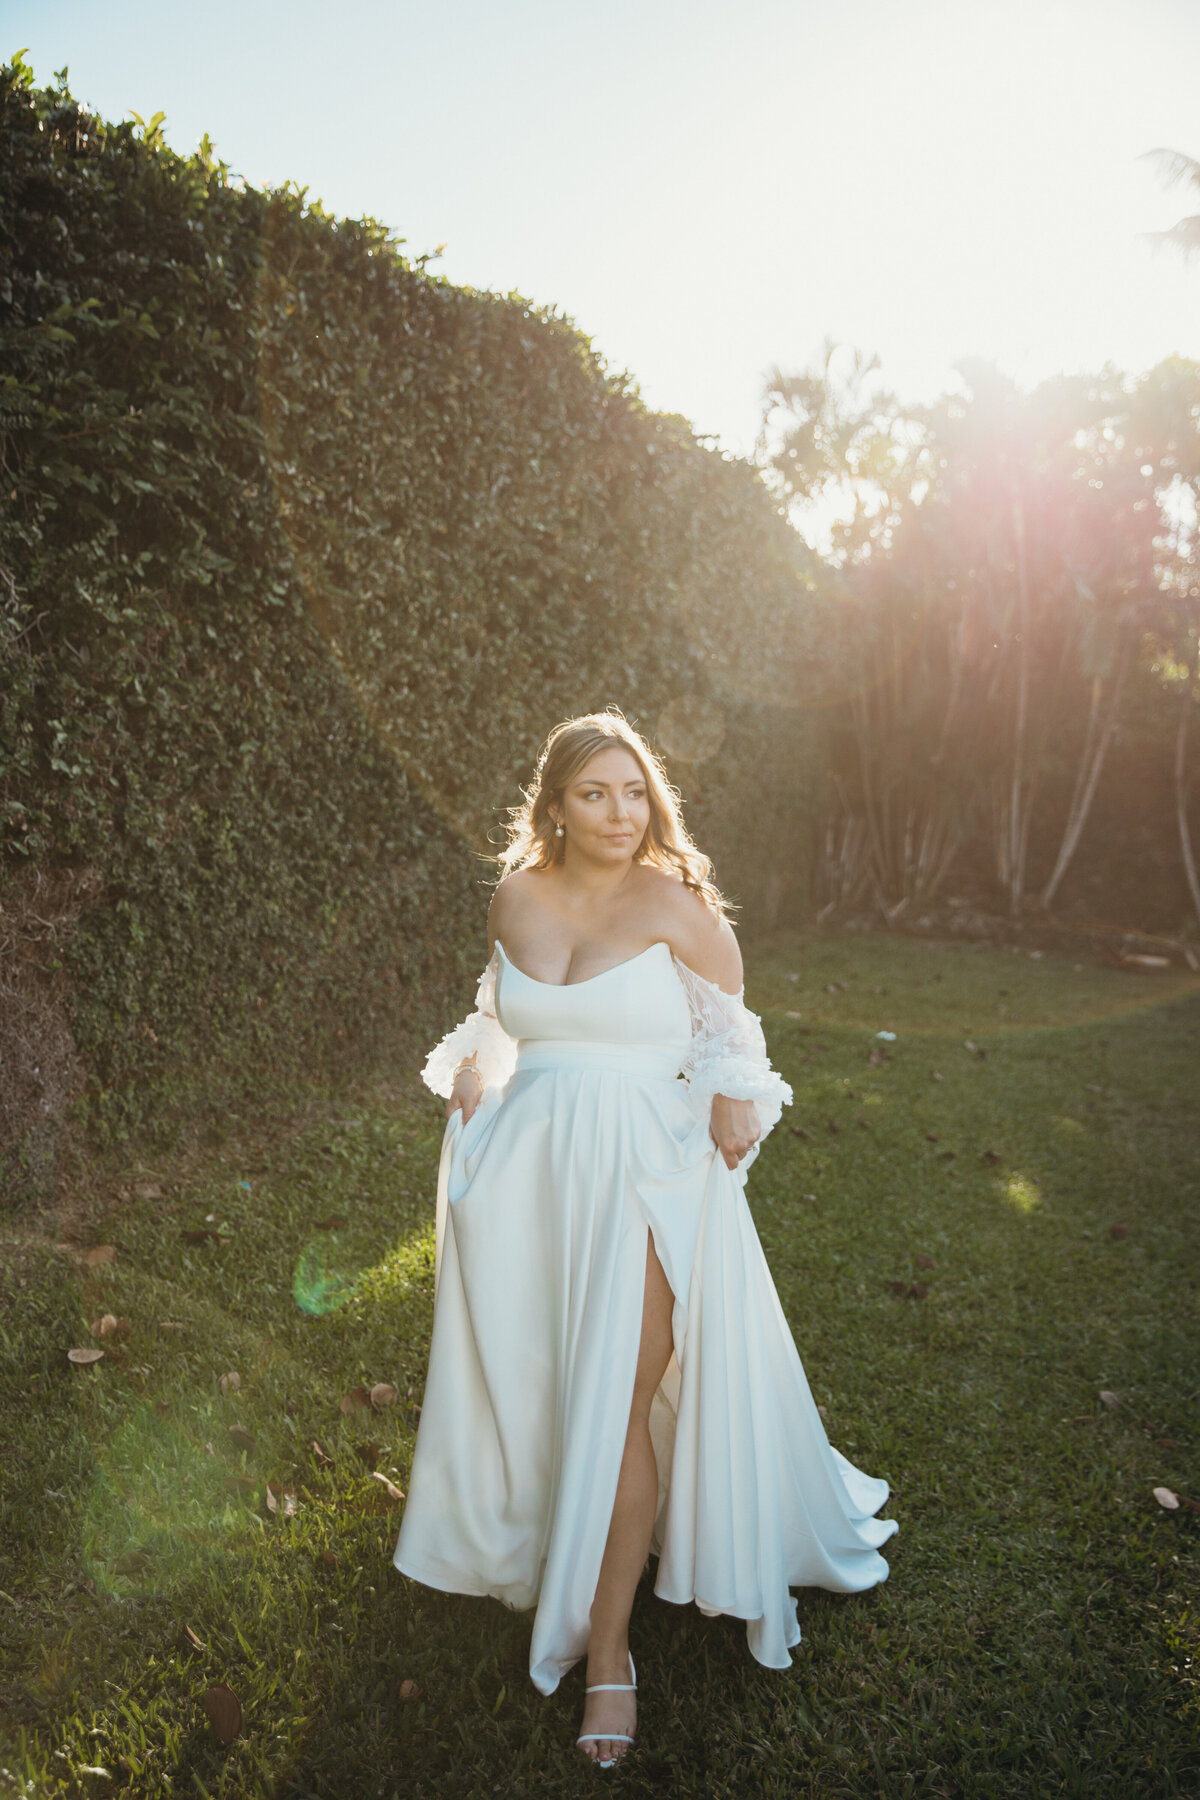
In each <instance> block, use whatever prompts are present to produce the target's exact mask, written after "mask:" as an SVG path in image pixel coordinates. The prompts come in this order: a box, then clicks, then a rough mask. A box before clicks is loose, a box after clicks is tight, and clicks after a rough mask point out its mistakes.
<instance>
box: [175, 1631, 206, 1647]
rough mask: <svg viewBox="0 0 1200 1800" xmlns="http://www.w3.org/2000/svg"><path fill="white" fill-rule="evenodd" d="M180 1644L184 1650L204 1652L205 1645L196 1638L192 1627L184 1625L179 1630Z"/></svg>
mask: <svg viewBox="0 0 1200 1800" xmlns="http://www.w3.org/2000/svg"><path fill="white" fill-rule="evenodd" d="M179 1642H180V1645H181V1647H182V1648H183V1649H184V1650H203V1648H204V1645H203V1643H202V1642H201V1640H200V1639H199V1638H198V1637H197V1636H196V1633H195V1632H194V1631H193V1630H192V1628H191V1626H190V1625H183V1626H181V1627H180V1630H179Z"/></svg>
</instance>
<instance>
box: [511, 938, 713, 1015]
mask: <svg viewBox="0 0 1200 1800" xmlns="http://www.w3.org/2000/svg"><path fill="white" fill-rule="evenodd" d="M496 949H497V950H498V951H499V952H500V955H501V956H502V957H503V959H504V963H505V966H506V967H507V968H509V969H512V970H513V971H514V972H515V973H516V974H517V975H520V976H521V977H522V978H523V979H524V980H525V981H532V983H533V985H534V986H535V987H544V988H575V987H587V986H589V985H590V983H591V982H593V981H603V979H604V977H605V976H606V975H615V974H616V972H617V970H618V969H628V968H629V967H630V966H631V965H632V964H633V963H636V962H641V960H642V958H643V956H649V954H650V952H651V951H652V950H665V951H666V952H667V953H668V955H669V956H670V958H671V961H672V962H673V963H675V965H676V966H677V967H678V968H680V969H686V970H687V972H688V974H689V975H690V976H691V977H692V979H693V981H701V982H703V983H704V985H705V987H710V988H712V989H714V991H715V992H716V993H718V994H723V995H724V996H725V998H726V999H727V1000H740V999H741V998H742V996H743V994H744V993H745V992H746V988H745V984H744V983H743V985H742V986H741V988H739V990H738V992H737V993H736V994H731V993H729V992H728V991H727V989H725V988H723V987H718V986H717V983H716V982H715V981H709V980H708V979H707V977H705V976H704V975H697V973H696V971H695V969H692V968H689V967H688V964H687V963H685V962H684V961H683V959H682V958H681V957H679V956H676V954H675V952H674V950H672V949H671V946H670V944H668V942H667V940H666V939H665V938H658V939H656V940H655V942H654V943H653V944H647V946H646V948H645V949H644V950H639V951H638V953H637V955H636V956H627V957H626V958H625V959H624V961H623V962H619V963H611V964H610V965H609V967H608V968H607V969H601V970H600V972H599V974H598V975H585V976H584V978H583V980H582V981H541V980H539V979H538V977H537V976H536V975H528V974H526V972H525V970H524V969H522V968H519V967H518V966H517V964H516V963H515V962H514V961H513V960H512V958H511V956H510V955H509V954H508V951H507V950H506V949H505V948H504V945H503V944H502V943H501V941H500V939H499V938H497V939H496Z"/></svg>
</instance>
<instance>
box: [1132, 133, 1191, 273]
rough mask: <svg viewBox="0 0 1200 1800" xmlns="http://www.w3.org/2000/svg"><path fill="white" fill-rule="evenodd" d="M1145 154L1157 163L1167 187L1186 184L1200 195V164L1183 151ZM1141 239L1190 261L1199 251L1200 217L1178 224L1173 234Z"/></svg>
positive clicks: (1148, 235) (1152, 234)
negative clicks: (1181, 255) (1168, 249)
mask: <svg viewBox="0 0 1200 1800" xmlns="http://www.w3.org/2000/svg"><path fill="white" fill-rule="evenodd" d="M1142 154H1143V155H1144V156H1150V157H1154V158H1156V159H1157V161H1158V163H1159V165H1160V167H1161V169H1162V172H1163V174H1164V175H1165V177H1166V179H1167V182H1168V184H1171V183H1174V182H1176V181H1186V182H1187V183H1188V184H1189V186H1191V187H1194V188H1195V189H1196V190H1197V192H1198V193H1200V161H1197V159H1196V158H1195V157H1194V156H1185V155H1184V153H1183V151H1182V150H1164V149H1158V150H1145V151H1143V153H1142ZM1141 235H1142V237H1144V238H1146V239H1147V240H1148V241H1149V242H1150V243H1152V244H1155V245H1159V244H1170V245H1171V247H1172V248H1173V249H1176V250H1182V251H1183V254H1184V256H1185V257H1188V256H1190V255H1191V254H1192V252H1193V250H1200V213H1191V214H1189V215H1188V217H1187V218H1183V219H1179V220H1177V221H1176V223H1175V224H1174V225H1172V227H1171V229H1170V231H1143V232H1142V233H1141Z"/></svg>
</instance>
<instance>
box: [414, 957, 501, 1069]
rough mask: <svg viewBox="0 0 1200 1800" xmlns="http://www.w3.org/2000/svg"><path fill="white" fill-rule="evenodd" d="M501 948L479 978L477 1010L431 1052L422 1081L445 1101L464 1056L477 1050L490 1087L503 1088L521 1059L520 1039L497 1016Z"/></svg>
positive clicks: (478, 1062)
mask: <svg viewBox="0 0 1200 1800" xmlns="http://www.w3.org/2000/svg"><path fill="white" fill-rule="evenodd" d="M499 960H500V959H499V951H497V950H493V951H492V955H491V959H490V961H489V962H488V965H487V968H486V969H485V970H484V971H483V974H482V975H481V976H480V978H479V986H478V988H477V990H476V993H475V1011H474V1012H473V1013H470V1014H468V1016H467V1017H466V1018H465V1019H463V1020H462V1021H461V1023H460V1024H458V1025H456V1026H455V1027H454V1030H453V1031H448V1032H447V1033H446V1035H445V1037H444V1038H443V1039H442V1040H441V1042H440V1043H439V1044H436V1045H435V1046H434V1048H433V1049H432V1050H431V1051H430V1052H429V1056H428V1058H427V1060H426V1063H425V1067H424V1068H423V1069H422V1070H421V1080H422V1081H423V1082H424V1083H425V1085H426V1087H427V1088H430V1089H432V1091H433V1092H434V1093H435V1094H440V1095H441V1097H442V1099H443V1100H448V1099H449V1098H450V1095H451V1093H452V1092H453V1090H454V1071H455V1069H456V1068H457V1067H458V1065H459V1063H460V1062H461V1061H462V1060H463V1058H464V1056H470V1054H471V1052H472V1051H473V1050H474V1051H477V1052H478V1056H477V1058H476V1064H477V1067H478V1069H479V1073H480V1074H481V1075H482V1076H483V1079H484V1083H485V1085H486V1086H487V1087H492V1088H497V1087H503V1086H504V1083H505V1082H506V1081H507V1080H508V1078H509V1076H510V1075H511V1074H512V1072H513V1069H514V1068H515V1067H516V1062H517V1042H516V1039H515V1038H511V1037H509V1035H508V1033H507V1031H505V1029H504V1027H503V1025H501V1023H500V1021H499V1019H498V1018H497V1017H496V972H497V969H498V968H499Z"/></svg>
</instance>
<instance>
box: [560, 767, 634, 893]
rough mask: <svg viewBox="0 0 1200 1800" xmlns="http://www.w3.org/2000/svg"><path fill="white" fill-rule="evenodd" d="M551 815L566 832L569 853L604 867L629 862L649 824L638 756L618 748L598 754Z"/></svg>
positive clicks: (575, 780) (576, 777)
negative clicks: (584, 857)
mask: <svg viewBox="0 0 1200 1800" xmlns="http://www.w3.org/2000/svg"><path fill="white" fill-rule="evenodd" d="M551 812H552V814H553V817H554V820H555V823H556V824H561V825H562V827H563V830H564V832H565V833H566V842H565V845H564V848H565V849H566V850H567V852H568V853H572V852H573V853H574V854H575V855H579V856H586V857H587V858H588V859H589V861H593V862H599V863H603V864H607V865H612V864H614V863H622V862H631V861H632V859H633V857H634V855H635V854H636V852H637V850H638V848H639V846H640V845H641V842H642V839H643V838H644V837H645V835H646V827H647V826H648V825H649V823H650V795H649V793H648V792H647V788H646V777H645V776H644V775H643V774H642V771H641V767H640V765H639V763H638V760H637V758H636V757H635V756H634V755H632V754H631V752H630V751H628V750H625V749H623V748H622V747H621V746H620V745H619V744H613V745H612V746H610V747H609V748H608V749H605V750H597V752H596V754H595V755H594V756H592V757H589V759H588V761H587V762H586V763H585V764H584V766H583V768H582V769H581V770H580V771H579V773H578V775H576V776H575V777H574V778H573V779H572V780H571V781H569V782H568V783H567V785H566V788H565V789H564V790H563V796H562V803H561V805H560V806H557V807H552V808H551ZM559 842H560V843H561V842H562V839H560V840H559Z"/></svg>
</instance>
